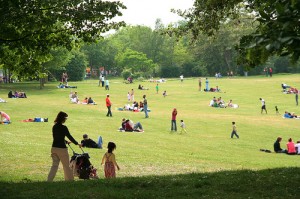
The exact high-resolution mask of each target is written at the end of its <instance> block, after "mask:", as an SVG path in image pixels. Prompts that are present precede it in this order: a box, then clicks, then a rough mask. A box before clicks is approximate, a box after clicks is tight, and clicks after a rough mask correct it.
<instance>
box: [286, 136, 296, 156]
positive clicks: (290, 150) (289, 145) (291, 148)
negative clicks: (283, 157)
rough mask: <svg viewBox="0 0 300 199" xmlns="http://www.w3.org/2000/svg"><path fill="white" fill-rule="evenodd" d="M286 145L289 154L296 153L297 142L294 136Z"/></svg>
mask: <svg viewBox="0 0 300 199" xmlns="http://www.w3.org/2000/svg"><path fill="white" fill-rule="evenodd" d="M286 145H287V151H288V152H287V153H288V154H296V148H295V143H294V142H293V140H292V138H290V139H289V142H288V143H287V144H286Z"/></svg>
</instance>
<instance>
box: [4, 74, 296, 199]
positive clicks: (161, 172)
mask: <svg viewBox="0 0 300 199" xmlns="http://www.w3.org/2000/svg"><path fill="white" fill-rule="evenodd" d="M209 80H210V87H215V86H217V85H218V86H219V88H220V89H221V90H222V91H223V92H222V93H205V92H199V91H198V78H190V79H185V80H184V82H183V83H181V82H180V80H179V78H178V79H168V81H167V82H166V83H160V84H159V88H160V90H159V94H156V91H155V86H156V84H155V83H150V82H135V83H134V84H124V83H123V81H122V80H121V79H111V80H110V90H109V91H106V90H105V89H104V88H102V87H98V81H96V80H87V81H83V82H71V83H70V85H76V86H77V87H78V88H77V89H72V91H75V90H76V91H77V92H78V95H79V97H80V99H81V100H82V99H83V98H84V97H92V98H93V99H94V100H95V101H96V102H97V105H95V106H94V105H77V104H71V103H70V101H69V97H68V95H69V93H70V91H71V89H58V88H56V85H58V83H49V84H47V85H46V87H45V88H44V89H43V90H40V89H39V85H38V83H15V84H8V85H4V84H0V98H2V99H3V98H4V99H7V93H8V91H9V90H23V91H25V92H26V94H27V96H28V98H27V99H7V101H8V103H0V110H2V111H5V112H6V113H8V114H9V115H10V116H11V119H12V124H11V125H0V135H1V138H0V140H1V143H2V146H1V151H2V152H1V153H0V159H1V161H0V166H1V170H0V187H5V188H4V189H0V190H1V191H0V194H2V195H4V196H5V198H10V197H11V198H30V197H31V198H42V195H41V194H47V196H49V197H48V198H77V197H78V198H79V197H81V198H82V197H84V196H85V197H86V196H88V197H89V198H166V197H170V198H287V197H289V198H297V195H296V194H297V190H299V188H300V181H299V177H300V176H299V168H298V165H299V157H298V156H288V155H283V154H275V153H264V152H260V151H259V149H261V148H263V149H270V150H273V143H274V141H275V140H276V138H277V137H278V136H281V137H282V138H283V141H282V147H283V148H285V146H286V145H285V144H286V142H287V140H288V138H290V137H291V138H293V140H294V141H295V142H296V141H297V140H300V135H299V130H300V125H299V124H300V120H295V119H283V118H282V116H281V115H276V113H275V108H274V107H275V106H276V105H277V106H278V108H279V112H280V113H284V111H285V110H287V111H290V112H295V113H298V114H300V110H299V107H297V106H296V105H295V96H294V95H291V94H289V95H287V94H283V93H282V92H281V90H282V89H281V83H282V82H285V83H287V84H288V85H291V86H295V87H297V88H300V80H299V75H275V76H273V77H272V78H266V77H263V76H256V77H246V78H245V77H240V78H233V79H227V78H223V79H217V80H216V79H215V78H210V79H209ZM138 84H142V85H143V86H144V87H147V88H149V90H143V91H142V90H138V89H137V87H138ZM203 84H205V83H204V79H203ZM132 88H133V89H134V90H135V99H136V100H137V101H141V100H142V96H143V94H146V95H147V99H148V106H149V108H150V109H151V112H150V113H149V116H150V118H149V119H145V118H144V113H135V112H128V111H117V110H116V109H117V108H118V107H123V106H124V105H125V104H126V103H127V92H128V91H130V90H131V89H132ZM164 90H166V91H167V94H168V96H166V97H165V98H164V97H163V96H162V92H163V91H164ZM107 93H109V94H110V98H111V101H112V103H113V108H112V110H113V111H112V112H113V117H112V118H108V117H106V112H107V109H106V107H105V96H106V94H107ZM214 96H215V97H222V98H223V99H224V100H225V101H226V102H228V101H229V100H230V99H232V100H233V103H237V104H239V108H238V109H230V108H226V109H225V108H212V107H209V106H208V104H209V102H210V100H211V99H212V98H213V97H214ZM260 97H261V98H263V99H265V101H266V107H267V110H268V114H265V113H264V114H261V113H260V107H261V103H260V101H259V98H260ZM173 108H177V110H178V115H177V126H178V127H179V121H180V120H181V119H183V120H184V122H185V123H186V126H187V132H188V133H187V134H179V133H175V132H170V126H171V113H172V110H173ZM59 111H65V112H67V113H68V114H69V118H68V120H67V122H66V125H67V126H68V128H69V130H70V132H71V134H72V135H73V137H74V138H75V139H76V140H77V141H80V140H81V139H82V135H83V134H85V133H87V134H88V135H89V137H90V138H92V139H94V140H96V139H97V137H98V136H99V135H101V136H102V137H103V140H104V147H105V148H106V145H107V143H108V142H109V141H114V142H115V143H116V144H117V150H116V151H115V154H116V158H117V162H118V164H119V166H120V167H121V170H120V171H119V172H117V177H118V178H117V179H115V180H111V181H107V180H105V179H103V178H104V177H103V176H104V174H103V169H102V168H101V166H100V161H101V158H102V156H103V154H104V153H105V151H106V149H105V148H104V149H102V150H99V149H84V151H85V152H88V153H89V154H90V156H91V159H90V160H91V162H92V163H93V165H94V166H95V167H96V168H98V175H99V177H100V180H96V181H89V182H87V181H81V180H76V181H75V182H69V183H65V182H60V181H63V179H64V178H63V170H62V168H60V169H59V171H58V173H57V175H56V178H55V181H58V182H55V183H47V182H44V181H45V180H46V178H47V174H48V171H49V168H50V166H51V158H50V148H51V143H52V133H51V129H52V125H53V120H54V119H55V117H56V115H57V113H58V112H59ZM35 117H44V118H49V122H48V123H34V122H28V123H26V122H21V120H24V119H28V118H35ZM123 117H125V118H130V119H131V120H133V121H134V122H137V121H139V122H141V123H142V125H143V127H144V130H145V132H144V133H128V132H124V133H123V132H118V131H117V129H118V128H119V126H120V124H121V119H122V118H123ZM232 121H235V122H236V125H237V129H238V134H239V136H240V139H231V138H230V134H231V130H232V127H231V122H232ZM73 149H75V150H76V151H77V152H80V150H79V148H78V147H77V146H74V145H73ZM69 152H70V154H71V153H72V152H71V150H69ZM135 177H136V178H135ZM275 182H276V183H275ZM16 190H18V192H16ZM59 190H66V191H65V193H64V194H62V195H57V194H56V192H58V191H59ZM74 190H77V191H74ZM132 194H133V195H132Z"/></svg>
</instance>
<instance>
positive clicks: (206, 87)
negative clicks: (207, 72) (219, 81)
mask: <svg viewBox="0 0 300 199" xmlns="http://www.w3.org/2000/svg"><path fill="white" fill-rule="evenodd" d="M205 90H206V92H208V91H209V81H208V79H207V78H206V79H205Z"/></svg>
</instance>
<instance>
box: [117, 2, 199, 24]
mask: <svg viewBox="0 0 300 199" xmlns="http://www.w3.org/2000/svg"><path fill="white" fill-rule="evenodd" d="M119 1H121V2H122V3H123V4H124V5H125V6H126V7H127V9H126V10H122V13H123V16H122V17H120V18H118V20H123V21H125V23H126V24H128V25H145V26H148V27H151V28H154V27H155V21H156V19H158V18H160V19H161V20H162V23H163V24H164V25H168V24H169V23H171V22H177V21H179V20H181V19H182V18H181V17H179V16H178V15H177V14H174V13H171V12H170V10H171V9H172V8H174V9H175V10H177V9H181V10H185V9H188V8H191V7H192V6H193V3H194V0H119Z"/></svg>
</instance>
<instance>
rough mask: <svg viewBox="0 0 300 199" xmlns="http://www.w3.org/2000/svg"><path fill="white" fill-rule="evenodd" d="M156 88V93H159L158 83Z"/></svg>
mask: <svg viewBox="0 0 300 199" xmlns="http://www.w3.org/2000/svg"><path fill="white" fill-rule="evenodd" d="M155 89H156V94H158V90H159V87H158V84H156V86H155Z"/></svg>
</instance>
